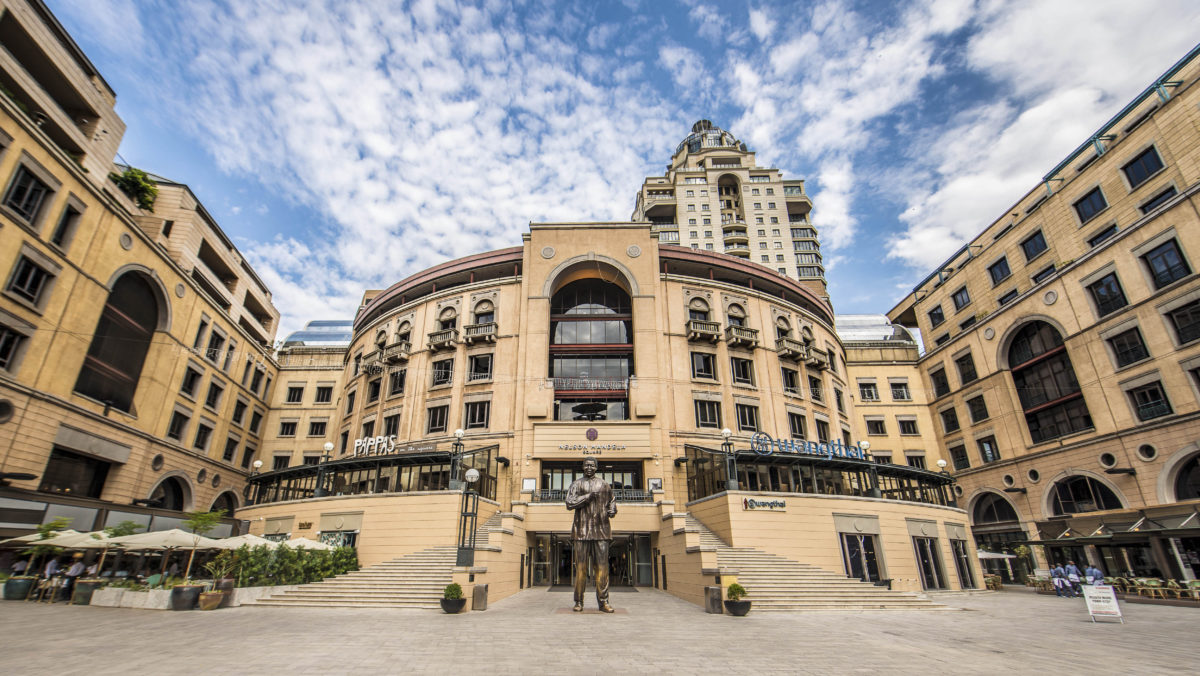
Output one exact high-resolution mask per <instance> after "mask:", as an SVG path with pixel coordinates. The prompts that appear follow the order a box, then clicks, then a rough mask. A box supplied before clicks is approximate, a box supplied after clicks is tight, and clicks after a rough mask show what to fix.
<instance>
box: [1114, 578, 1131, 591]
mask: <svg viewBox="0 0 1200 676" xmlns="http://www.w3.org/2000/svg"><path fill="white" fill-rule="evenodd" d="M1113 586H1115V587H1116V588H1117V591H1118V592H1120V593H1122V594H1128V593H1129V590H1130V589H1131V588H1133V585H1132V584H1130V582H1129V580H1126V579H1125V578H1123V577H1114V578H1113Z"/></svg>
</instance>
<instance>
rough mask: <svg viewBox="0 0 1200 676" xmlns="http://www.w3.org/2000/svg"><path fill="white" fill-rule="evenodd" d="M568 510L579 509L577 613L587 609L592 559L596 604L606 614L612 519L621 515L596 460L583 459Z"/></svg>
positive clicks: (575, 531)
mask: <svg viewBox="0 0 1200 676" xmlns="http://www.w3.org/2000/svg"><path fill="white" fill-rule="evenodd" d="M567 509H569V510H572V511H574V512H575V522H574V523H573V524H572V525H571V539H572V540H574V541H575V542H574V550H575V608H574V610H575V612H577V613H578V612H581V611H582V610H583V589H584V586H585V585H586V584H587V577H588V568H589V567H590V566H589V565H588V564H589V561H590V562H592V565H594V566H595V571H596V603H598V604H599V605H600V610H601V611H602V612H605V613H611V612H612V611H613V609H612V606H610V605H608V545H609V543H611V542H612V526H611V525H610V524H609V519H611V518H612V517H614V516H616V515H617V498H616V496H614V495H613V491H612V486H609V485H608V482H606V481H605V480H604V479H601V478H599V477H597V476H596V459H595V458H588V459H586V460H584V461H583V476H582V477H580V478H578V479H576V480H575V481H574V483H572V484H571V487H570V488H568V489H567Z"/></svg>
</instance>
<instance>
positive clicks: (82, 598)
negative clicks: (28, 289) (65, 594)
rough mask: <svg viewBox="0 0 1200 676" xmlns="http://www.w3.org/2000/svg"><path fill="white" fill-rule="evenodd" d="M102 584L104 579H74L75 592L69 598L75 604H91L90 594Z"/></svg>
mask: <svg viewBox="0 0 1200 676" xmlns="http://www.w3.org/2000/svg"><path fill="white" fill-rule="evenodd" d="M104 585H105V582H104V580H76V581H75V594H74V596H72V598H71V603H72V604H74V605H77V606H87V605H91V603H92V594H93V593H95V591H96V590H97V589H99V588H101V587H103V586H104Z"/></svg>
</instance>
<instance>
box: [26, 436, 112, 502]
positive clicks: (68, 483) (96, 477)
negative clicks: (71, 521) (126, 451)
mask: <svg viewBox="0 0 1200 676" xmlns="http://www.w3.org/2000/svg"><path fill="white" fill-rule="evenodd" d="M109 466H110V465H109V463H107V462H104V461H103V460H96V459H94V458H89V457H87V456H83V455H79V454H76V453H72V452H70V451H65V450H62V449H60V448H58V447H57V446H55V447H54V448H53V449H52V450H51V451H50V460H49V461H48V462H47V463H46V469H45V470H44V471H43V472H42V483H41V485H39V486H38V490H39V491H41V492H43V493H64V494H66V495H73V496H75V497H80V498H97V499H98V498H99V497H100V496H101V494H102V493H103V492H104V481H105V479H106V478H108V469H109Z"/></svg>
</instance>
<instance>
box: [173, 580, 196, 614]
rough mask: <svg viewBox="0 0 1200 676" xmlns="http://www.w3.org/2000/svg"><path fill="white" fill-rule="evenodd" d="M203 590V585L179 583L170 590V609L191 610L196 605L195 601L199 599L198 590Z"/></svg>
mask: <svg viewBox="0 0 1200 676" xmlns="http://www.w3.org/2000/svg"><path fill="white" fill-rule="evenodd" d="M202 591H204V586H203V585H198V584H188V585H182V584H181V585H179V586H177V587H175V588H174V589H172V590H171V610H191V609H193V608H195V607H196V602H197V601H199V600H200V592H202Z"/></svg>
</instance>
